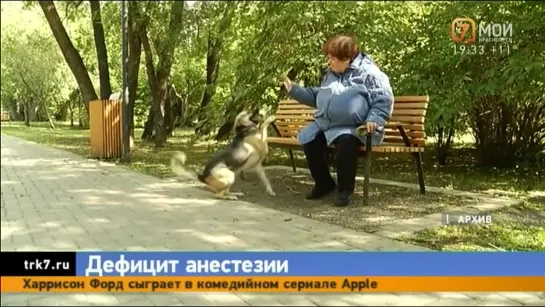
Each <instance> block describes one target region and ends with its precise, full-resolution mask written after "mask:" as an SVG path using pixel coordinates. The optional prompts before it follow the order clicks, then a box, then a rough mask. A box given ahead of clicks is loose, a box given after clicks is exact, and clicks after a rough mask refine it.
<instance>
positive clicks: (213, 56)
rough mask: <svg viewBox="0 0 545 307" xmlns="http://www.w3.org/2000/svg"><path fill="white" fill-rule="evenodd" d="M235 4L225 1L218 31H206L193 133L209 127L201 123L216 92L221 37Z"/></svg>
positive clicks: (204, 131)
mask: <svg viewBox="0 0 545 307" xmlns="http://www.w3.org/2000/svg"><path fill="white" fill-rule="evenodd" d="M235 6H236V4H235V3H234V2H228V3H226V6H225V10H224V11H223V15H222V17H221V19H220V21H219V23H218V26H217V27H218V33H217V34H213V32H215V31H209V32H208V48H207V51H206V86H205V90H204V93H203V97H202V100H201V107H200V110H199V112H198V125H197V128H196V129H195V133H208V130H209V129H206V127H205V126H207V125H209V124H208V123H202V124H201V121H203V120H204V119H205V118H206V114H207V111H206V110H207V107H208V105H209V104H210V101H212V97H214V94H215V93H216V80H217V79H218V74H219V68H220V55H221V51H222V49H223V38H224V36H225V33H226V32H227V30H229V27H230V26H231V21H232V19H233V12H234V8H235Z"/></svg>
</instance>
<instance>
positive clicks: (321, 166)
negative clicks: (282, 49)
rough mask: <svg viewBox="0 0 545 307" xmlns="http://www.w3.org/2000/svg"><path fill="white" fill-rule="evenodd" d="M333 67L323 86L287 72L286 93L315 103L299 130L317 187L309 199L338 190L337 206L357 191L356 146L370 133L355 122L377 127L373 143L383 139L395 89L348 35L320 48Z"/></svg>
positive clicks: (346, 202) (374, 130) (307, 103)
mask: <svg viewBox="0 0 545 307" xmlns="http://www.w3.org/2000/svg"><path fill="white" fill-rule="evenodd" d="M322 51H323V53H324V54H325V55H327V57H328V64H329V69H328V71H327V74H326V76H325V78H324V80H323V82H322V84H321V85H320V87H301V86H299V85H297V84H295V83H292V82H291V81H290V80H289V79H288V78H287V77H286V78H285V79H284V81H283V82H282V84H283V85H284V87H285V89H286V90H287V92H288V95H289V96H290V97H292V98H293V99H295V100H297V101H299V102H300V103H302V104H305V105H308V106H310V107H313V108H317V109H318V110H317V112H316V113H315V114H314V117H315V119H316V120H315V121H314V122H312V123H310V124H309V125H308V126H306V127H305V128H304V129H303V130H301V132H300V133H299V135H298V139H299V141H300V142H301V144H302V145H303V150H304V152H305V156H306V159H307V163H308V167H309V169H310V173H311V175H312V178H313V179H314V187H313V188H312V190H311V191H310V193H309V194H308V195H307V197H306V198H307V199H321V198H323V197H325V196H326V195H328V194H330V193H331V192H333V191H334V190H335V189H336V190H337V197H336V200H335V205H336V206H347V205H348V204H349V203H350V198H351V197H352V194H353V193H354V187H355V182H356V168H357V164H358V162H357V161H358V147H359V146H361V145H362V144H365V142H366V139H365V137H362V136H360V135H358V134H357V133H356V128H358V127H359V126H361V125H363V124H366V127H367V132H368V133H373V134H374V135H373V145H378V144H380V143H381V142H382V141H383V140H384V132H383V130H381V129H380V128H381V127H383V126H384V124H385V122H386V121H387V120H388V119H389V118H390V116H391V114H392V110H393V102H394V95H393V93H392V88H391V86H390V81H389V78H388V76H387V75H386V74H385V73H384V72H382V71H381V70H380V68H379V67H378V66H377V65H376V64H375V63H374V62H373V60H372V59H371V57H370V56H369V55H367V54H365V53H361V52H360V49H359V47H358V46H357V44H356V43H355V41H354V40H353V39H352V38H351V37H348V36H337V37H334V38H332V39H330V40H329V41H328V42H327V43H326V44H325V45H324V46H323V48H322ZM332 144H333V145H335V149H336V157H337V181H338V185H336V184H335V181H334V180H333V178H332V177H331V174H330V172H329V168H328V165H327V154H326V153H327V148H328V145H332Z"/></svg>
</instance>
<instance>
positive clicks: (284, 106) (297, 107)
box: [278, 104, 316, 110]
mask: <svg viewBox="0 0 545 307" xmlns="http://www.w3.org/2000/svg"><path fill="white" fill-rule="evenodd" d="M278 110H316V109H315V108H311V107H309V106H306V105H303V104H279V105H278Z"/></svg>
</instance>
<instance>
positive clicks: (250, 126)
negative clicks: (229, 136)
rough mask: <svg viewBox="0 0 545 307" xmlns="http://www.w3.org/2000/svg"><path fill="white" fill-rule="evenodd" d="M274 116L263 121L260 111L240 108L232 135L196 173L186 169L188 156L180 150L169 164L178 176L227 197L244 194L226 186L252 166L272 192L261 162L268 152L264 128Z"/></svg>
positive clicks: (272, 194)
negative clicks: (228, 142)
mask: <svg viewBox="0 0 545 307" xmlns="http://www.w3.org/2000/svg"><path fill="white" fill-rule="evenodd" d="M274 120H275V117H274V116H269V117H268V118H267V119H266V120H265V121H261V116H260V115H259V114H257V115H254V116H250V115H249V114H248V112H246V111H243V112H241V113H239V114H238V115H237V116H236V118H235V123H234V125H233V131H234V134H235V137H234V139H233V140H232V141H231V143H230V144H229V145H228V146H227V147H225V148H224V149H222V150H221V151H219V152H217V153H216V154H214V156H212V158H211V159H210V160H209V161H208V163H207V164H206V166H205V168H204V170H203V171H202V173H200V174H197V173H196V172H195V171H191V170H186V169H185V167H184V165H185V162H186V158H187V156H186V154H185V153H183V152H176V153H175V154H174V156H173V157H172V158H171V160H170V167H171V169H172V171H173V172H174V173H175V174H177V175H178V176H183V177H186V178H189V179H192V180H195V181H197V180H198V181H200V182H202V183H204V184H206V185H207V186H208V187H210V188H211V189H212V190H213V191H214V192H215V193H216V198H220V199H227V200H236V199H238V198H237V196H238V197H240V196H244V194H243V193H241V192H238V193H237V192H230V191H229V189H230V188H231V186H232V185H233V183H235V178H236V177H237V175H238V174H240V173H241V172H242V171H252V170H253V171H255V172H256V173H257V175H258V177H259V179H260V180H261V182H262V183H263V185H265V188H266V191H267V193H269V195H271V196H275V195H276V194H275V193H274V191H273V189H272V187H271V183H270V182H269V180H268V178H267V176H266V174H265V170H264V169H263V166H262V163H263V160H265V158H266V157H267V154H268V152H269V146H268V144H267V137H268V134H267V128H268V127H269V126H270V124H271V123H273V122H274Z"/></svg>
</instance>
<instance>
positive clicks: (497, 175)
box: [2, 122, 545, 250]
mask: <svg viewBox="0 0 545 307" xmlns="http://www.w3.org/2000/svg"><path fill="white" fill-rule="evenodd" d="M2 133H5V134H8V135H13V136H17V137H20V138H23V139H27V140H31V141H34V142H36V143H40V144H44V145H47V146H51V147H54V148H58V149H64V150H67V151H71V152H73V153H76V154H80V155H82V156H87V157H89V153H90V145H89V131H88V130H83V129H79V128H71V127H69V126H67V125H65V124H64V125H63V124H61V123H58V124H57V129H56V130H54V131H53V130H50V129H49V128H47V124H46V123H32V126H31V127H25V126H24V125H23V124H22V123H18V122H12V123H9V124H2ZM141 133H142V131H141V130H138V129H137V130H136V132H135V134H136V135H137V136H140V135H141ZM222 145H223V144H218V143H217V142H213V141H206V140H203V139H202V138H197V137H195V135H194V134H193V133H192V131H190V130H179V131H176V132H175V135H174V136H173V137H171V138H169V140H168V143H167V146H166V147H165V148H163V149H159V150H157V149H155V148H154V147H153V146H152V145H150V144H144V143H142V142H141V141H140V140H139V139H138V137H137V140H136V143H135V147H134V148H133V149H132V151H131V152H132V160H131V162H130V163H122V162H120V161H112V162H115V163H117V164H119V165H120V166H124V167H127V168H129V169H131V170H134V171H138V172H142V173H146V174H150V175H153V176H156V177H160V178H165V177H171V176H172V175H173V174H172V173H171V172H170V171H169V169H168V165H169V160H170V157H171V154H172V152H173V151H176V150H180V151H185V152H187V153H188V164H189V165H190V166H192V165H193V166H202V165H203V164H204V163H205V161H206V159H207V157H209V156H210V154H211V153H213V152H214V151H216V150H217V149H218V148H220V147H221V146H222ZM423 160H424V174H425V178H426V183H427V184H428V185H433V186H437V187H443V188H447V189H456V190H463V191H474V192H482V193H488V194H492V195H507V196H511V197H516V198H521V199H525V201H524V204H523V205H521V206H518V207H516V208H508V209H505V210H502V211H500V212H497V213H496V214H497V217H498V218H497V219H495V220H494V224H493V225H490V226H464V227H462V226H449V227H441V228H438V229H433V230H427V231H424V232H420V233H416V234H414V235H413V236H411V237H407V238H405V240H407V241H409V242H412V243H416V244H421V245H425V246H428V247H431V248H434V249H438V250H545V247H544V245H545V229H544V227H545V226H544V225H543V224H539V221H537V222H536V221H534V222H532V223H528V221H527V219H524V218H521V214H511V213H512V212H514V211H517V212H522V215H524V214H532V212H540V213H541V214H543V211H545V201H543V197H544V195H545V180H543V171H541V172H540V171H538V170H535V169H531V168H524V167H519V168H516V169H511V170H502V169H480V168H477V167H475V166H474V162H475V161H474V160H473V158H472V149H470V148H467V147H465V148H463V147H461V148H457V149H455V150H453V152H452V154H451V157H450V159H449V161H448V163H447V165H446V166H440V165H437V163H436V162H435V161H434V157H433V152H432V149H431V148H430V149H429V150H428V151H427V152H426V153H425V154H424V155H423ZM267 164H269V165H290V162H289V159H288V158H287V155H286V153H285V152H284V151H282V150H274V149H271V152H270V154H269V158H268V159H267ZM296 164H297V165H298V166H300V167H305V165H306V163H305V161H304V156H303V155H302V153H301V152H296ZM371 172H372V173H371V174H372V177H373V178H380V179H389V180H395V181H400V182H407V183H413V184H414V183H416V173H415V169H414V164H413V162H412V160H411V159H410V157H409V156H406V155H400V156H379V155H374V157H373V166H372V170H371ZM532 195H537V196H533V197H532ZM510 210H511V211H510ZM512 210H514V211H512ZM544 219H545V218H544Z"/></svg>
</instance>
